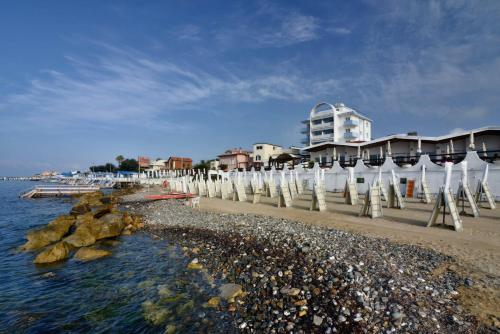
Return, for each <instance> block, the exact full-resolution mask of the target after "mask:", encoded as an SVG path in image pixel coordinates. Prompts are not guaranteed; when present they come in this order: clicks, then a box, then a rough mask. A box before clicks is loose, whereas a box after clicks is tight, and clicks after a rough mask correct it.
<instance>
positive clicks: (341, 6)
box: [0, 0, 500, 175]
mask: <svg viewBox="0 0 500 334" xmlns="http://www.w3.org/2000/svg"><path fill="white" fill-rule="evenodd" d="M0 6H1V8H0V43H1V44H0V45H1V47H0V129H1V130H0V141H1V144H0V175H19V174H30V173H34V172H39V171H42V170H47V169H55V170H61V171H62V170H69V169H85V168H86V167H88V166H89V165H90V164H92V163H96V164H97V163H105V162H107V161H112V160H113V159H114V157H115V156H116V155H118V154H122V155H124V156H128V157H136V156H138V155H148V156H150V157H152V158H157V157H165V158H166V157H168V156H170V155H177V156H179V155H180V156H191V157H193V158H194V159H195V160H199V159H210V158H213V157H215V156H216V155H217V154H219V153H221V152H223V151H224V150H225V149H227V148H230V147H244V148H250V147H251V144H252V143H254V142H259V141H266V142H273V143H276V144H281V145H284V146H290V145H299V143H300V139H301V134H300V121H301V120H302V119H304V118H306V117H307V114H308V112H309V110H310V109H311V107H312V106H313V105H314V104H315V103H317V102H320V101H326V102H331V103H335V102H337V101H342V102H344V103H345V104H346V105H348V106H351V107H354V108H356V109H357V110H359V111H360V112H362V113H364V114H366V115H367V116H368V117H370V118H372V119H373V120H374V126H373V132H374V133H373V136H374V137H379V136H383V135H387V134H391V133H402V132H407V131H412V130H415V131H418V132H419V133H420V134H425V135H437V134H444V133H449V132H451V131H454V130H456V129H471V128H475V127H480V126H485V125H499V121H498V119H499V114H500V113H499V111H498V106H499V105H500V91H499V87H500V2H499V1H495V0H494V1H474V0H469V1H458V0H456V1H399V0H394V1H338V2H337V1H302V2H299V1H282V2H278V1H276V2H266V1H255V2H252V1H240V2H236V1H234V2H229V1H220V2H217V1H157V2H154V1H80V2H77V1H11V2H10V3H7V2H4V3H2V4H1V5H0Z"/></svg>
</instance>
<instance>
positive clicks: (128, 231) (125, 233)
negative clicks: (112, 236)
mask: <svg viewBox="0 0 500 334" xmlns="http://www.w3.org/2000/svg"><path fill="white" fill-rule="evenodd" d="M122 235H132V230H131V229H129V228H125V229H124V230H123V231H122Z"/></svg>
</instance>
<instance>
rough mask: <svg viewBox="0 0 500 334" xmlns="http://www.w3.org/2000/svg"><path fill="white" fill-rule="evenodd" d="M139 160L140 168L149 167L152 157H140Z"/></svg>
mask: <svg viewBox="0 0 500 334" xmlns="http://www.w3.org/2000/svg"><path fill="white" fill-rule="evenodd" d="M138 162H139V167H140V168H149V165H150V164H151V159H149V158H148V157H139V159H138Z"/></svg>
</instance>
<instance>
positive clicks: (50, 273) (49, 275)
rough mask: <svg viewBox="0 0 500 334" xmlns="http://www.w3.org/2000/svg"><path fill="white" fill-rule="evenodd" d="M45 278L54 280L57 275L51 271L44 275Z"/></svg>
mask: <svg viewBox="0 0 500 334" xmlns="http://www.w3.org/2000/svg"><path fill="white" fill-rule="evenodd" d="M42 277H43V278H54V277H56V274H54V273H53V272H52V271H49V272H48V273H45V274H43V275H42Z"/></svg>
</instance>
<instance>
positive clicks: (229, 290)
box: [219, 283, 243, 300]
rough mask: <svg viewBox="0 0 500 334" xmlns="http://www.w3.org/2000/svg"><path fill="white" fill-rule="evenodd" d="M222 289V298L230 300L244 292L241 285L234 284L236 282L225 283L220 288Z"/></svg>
mask: <svg viewBox="0 0 500 334" xmlns="http://www.w3.org/2000/svg"><path fill="white" fill-rule="evenodd" d="M219 291H220V294H219V296H220V298H222V299H225V300H228V299H231V298H235V297H237V296H239V295H241V293H242V292H243V289H242V287H241V285H239V284H234V283H228V284H224V285H222V286H221V287H220V288H219Z"/></svg>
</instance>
